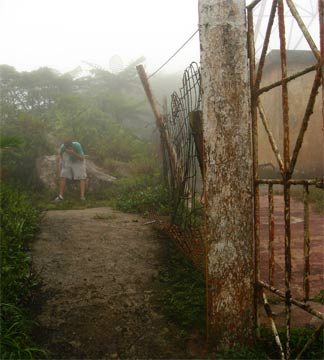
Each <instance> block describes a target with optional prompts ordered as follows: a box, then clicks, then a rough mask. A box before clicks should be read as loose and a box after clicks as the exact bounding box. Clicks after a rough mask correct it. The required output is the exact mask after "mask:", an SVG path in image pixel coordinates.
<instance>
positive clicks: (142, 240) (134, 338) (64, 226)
mask: <svg viewBox="0 0 324 360" xmlns="http://www.w3.org/2000/svg"><path fill="white" fill-rule="evenodd" d="M32 255H33V261H34V267H35V270H36V271H37V272H38V273H39V274H40V275H41V278H42V281H43V286H42V288H41V294H40V297H41V299H39V300H40V301H41V305H42V306H40V310H38V314H37V321H38V323H39V329H38V330H37V334H36V336H37V338H38V339H37V340H38V341H39V342H40V344H41V345H43V346H44V347H45V348H46V349H48V350H49V351H50V352H51V355H52V358H55V359H64V358H69V359H71V358H72V359H98V358H134V357H136V358H183V357H188V354H186V351H185V346H183V342H182V341H181V338H180V332H179V331H178V329H177V328H175V327H174V325H172V324H170V323H167V322H166V320H165V319H164V317H163V315H162V314H161V310H160V307H159V301H158V293H159V291H158V274H159V270H160V269H161V266H162V264H163V258H164V256H165V248H164V239H163V237H162V236H161V235H159V234H158V233H157V232H156V231H155V230H154V229H152V227H151V225H150V224H149V223H148V222H147V220H146V219H143V218H142V217H140V216H138V215H130V214H124V213H121V212H118V211H116V210H112V209H110V208H92V209H83V210H55V211H47V212H46V213H45V215H44V218H43V220H42V225H41V232H40V235H39V236H38V238H37V239H36V240H35V241H34V243H33V246H32Z"/></svg>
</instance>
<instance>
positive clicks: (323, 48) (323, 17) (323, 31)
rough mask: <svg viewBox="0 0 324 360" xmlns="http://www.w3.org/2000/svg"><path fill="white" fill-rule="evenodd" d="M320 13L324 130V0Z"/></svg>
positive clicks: (320, 3)
mask: <svg viewBox="0 0 324 360" xmlns="http://www.w3.org/2000/svg"><path fill="white" fill-rule="evenodd" d="M318 14H319V17H318V18H319V26H320V47H321V61H320V64H321V67H322V116H323V131H324V0H318Z"/></svg>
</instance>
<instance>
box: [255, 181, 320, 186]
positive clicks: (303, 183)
mask: <svg viewBox="0 0 324 360" xmlns="http://www.w3.org/2000/svg"><path fill="white" fill-rule="evenodd" d="M256 182H257V183H258V184H259V185H265V184H273V185H283V184H284V181H283V180H282V179H257V180H256ZM288 183H289V184H290V185H315V186H317V187H319V188H322V187H323V184H324V180H319V179H290V180H288Z"/></svg>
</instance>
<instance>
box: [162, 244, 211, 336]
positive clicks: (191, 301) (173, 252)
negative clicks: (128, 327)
mask: <svg viewBox="0 0 324 360" xmlns="http://www.w3.org/2000/svg"><path fill="white" fill-rule="evenodd" d="M168 246H169V248H168V255H167V260H166V267H165V268H164V269H163V270H162V271H161V272H160V282H161V285H162V298H161V304H162V310H163V313H164V314H165V316H166V318H167V319H169V320H170V321H172V322H174V323H176V324H177V325H178V326H179V327H180V328H181V330H182V331H184V332H186V331H189V330H190V329H193V328H196V329H198V328H199V329H200V330H202V331H204V330H203V329H204V328H205V324H206V295H205V293H206V288H205V278H204V275H203V274H202V273H201V272H200V271H198V270H197V269H196V268H195V267H194V265H193V264H192V263H191V262H190V261H189V260H188V259H187V258H185V257H184V255H182V253H180V252H179V251H178V249H176V248H175V246H174V245H173V244H172V243H171V241H170V242H169V243H168Z"/></svg>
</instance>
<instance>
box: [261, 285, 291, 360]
mask: <svg viewBox="0 0 324 360" xmlns="http://www.w3.org/2000/svg"><path fill="white" fill-rule="evenodd" d="M261 293H262V299H263V306H264V309H265V311H266V313H267V316H268V319H269V321H270V326H271V330H272V332H273V335H274V337H275V341H276V344H277V345H278V348H279V351H280V358H281V359H282V360H285V353H284V350H283V347H282V344H281V341H280V336H279V333H278V330H277V327H276V323H275V321H274V319H273V314H272V311H271V307H270V305H269V303H268V299H267V296H266V294H265V292H264V291H263V290H261Z"/></svg>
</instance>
